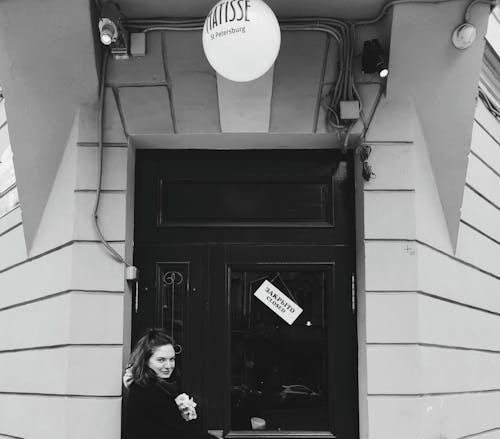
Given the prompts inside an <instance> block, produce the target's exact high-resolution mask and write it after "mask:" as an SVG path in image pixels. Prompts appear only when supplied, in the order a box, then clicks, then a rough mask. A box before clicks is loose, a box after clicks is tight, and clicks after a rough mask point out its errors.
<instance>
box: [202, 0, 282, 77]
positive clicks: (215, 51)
mask: <svg viewBox="0 0 500 439" xmlns="http://www.w3.org/2000/svg"><path fill="white" fill-rule="evenodd" d="M280 43H281V33H280V26H279V23H278V20H277V19H276V16H275V15H274V13H273V11H272V10H271V8H270V7H269V6H267V5H266V4H265V3H264V2H263V1H262V0H221V1H219V2H218V3H217V4H216V5H215V6H214V7H213V8H212V9H211V11H210V13H209V14H208V16H207V18H206V19H205V24H204V25H203V50H204V51H205V55H206V57H207V59H208V62H209V63H210V65H211V66H212V67H213V68H214V69H215V71H216V72H217V73H219V74H220V75H222V76H224V77H225V78H227V79H230V80H232V81H238V82H246V81H252V80H254V79H257V78H258V77H260V76H262V75H263V74H264V73H266V72H267V71H268V70H269V69H270V68H271V66H272V65H273V63H274V61H275V60H276V57H277V56H278V52H279V48H280Z"/></svg>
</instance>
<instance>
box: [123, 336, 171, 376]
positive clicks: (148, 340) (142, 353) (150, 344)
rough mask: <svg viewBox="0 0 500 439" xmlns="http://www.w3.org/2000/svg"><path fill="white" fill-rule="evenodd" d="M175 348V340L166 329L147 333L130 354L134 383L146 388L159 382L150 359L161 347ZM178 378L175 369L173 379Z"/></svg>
mask: <svg viewBox="0 0 500 439" xmlns="http://www.w3.org/2000/svg"><path fill="white" fill-rule="evenodd" d="M169 344H170V345H172V346H174V340H173V338H172V337H170V336H169V335H168V334H167V333H166V332H165V330H164V329H148V330H147V331H146V333H145V334H144V335H143V336H142V337H141V338H140V339H139V341H138V342H137V343H136V345H135V347H134V349H133V351H132V353H131V354H130V364H131V365H132V376H133V377H134V382H135V383H136V384H138V385H139V386H146V385H148V384H150V383H152V382H156V381H158V377H157V376H156V373H155V372H154V371H153V370H151V368H150V367H149V366H148V362H149V359H150V358H151V356H152V355H153V353H154V352H155V351H156V349H158V348H159V347H160V346H164V345H169ZM177 377H178V372H177V369H174V372H173V373H172V376H171V379H172V380H175V379H176V378H177Z"/></svg>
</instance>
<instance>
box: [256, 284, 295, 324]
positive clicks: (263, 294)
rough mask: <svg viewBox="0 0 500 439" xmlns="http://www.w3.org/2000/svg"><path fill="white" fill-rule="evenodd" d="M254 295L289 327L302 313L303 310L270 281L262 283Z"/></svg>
mask: <svg viewBox="0 0 500 439" xmlns="http://www.w3.org/2000/svg"><path fill="white" fill-rule="evenodd" d="M253 295H254V296H255V297H257V299H259V300H260V301H261V302H262V303H263V304H264V305H266V306H267V307H268V308H269V309H271V310H272V311H274V312H275V313H276V314H278V315H279V316H280V317H281V318H282V319H283V320H284V321H285V322H287V323H288V324H289V325H291V324H292V323H293V322H295V319H296V318H297V317H298V316H300V314H301V313H302V308H301V307H300V306H299V305H297V304H296V303H295V302H293V301H292V300H291V299H290V298H289V297H288V296H287V295H286V294H283V293H282V292H281V291H280V290H279V289H278V288H276V287H275V286H274V285H273V284H272V283H271V282H269V281H268V280H265V281H264V282H262V285H261V286H260V287H259V288H257V291H255V293H253Z"/></svg>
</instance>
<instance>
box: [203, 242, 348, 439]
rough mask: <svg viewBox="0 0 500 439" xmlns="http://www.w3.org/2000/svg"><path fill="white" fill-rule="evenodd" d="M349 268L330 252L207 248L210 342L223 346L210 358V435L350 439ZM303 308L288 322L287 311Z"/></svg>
mask: <svg viewBox="0 0 500 439" xmlns="http://www.w3.org/2000/svg"><path fill="white" fill-rule="evenodd" d="M349 266H350V258H349V251H348V250H347V249H345V248H342V247H335V246H332V245H315V246H310V245H298V246H297V245H253V246H248V245H219V246H213V247H212V248H211V249H210V271H211V273H212V276H211V290H212V293H211V297H210V311H209V319H210V321H211V322H213V323H215V324H212V325H211V326H210V331H209V339H211V340H220V341H222V343H215V344H212V345H211V348H210V353H209V356H208V358H210V368H209V371H210V372H209V373H210V375H211V376H212V377H213V379H212V380H210V381H209V382H208V386H207V392H208V394H209V395H211V397H212V398H213V404H212V405H211V409H210V410H209V412H208V415H209V419H210V424H211V425H212V426H213V427H214V428H215V427H216V426H219V428H220V426H221V425H222V426H223V429H224V431H225V432H226V433H227V434H228V435H229V436H231V437H232V436H234V437H238V436H243V437H249V436H250V437H253V435H255V434H256V433H257V434H260V435H262V434H265V433H266V432H267V434H270V435H272V437H279V434H280V433H282V434H283V435H284V436H286V435H290V434H293V435H294V437H334V436H335V437H339V438H352V437H355V435H356V434H357V433H356V429H357V414H356V410H355V409H354V407H355V406H356V403H357V402H356V401H357V386H356V379H355V375H356V372H357V369H356V362H355V360H354V359H355V351H354V349H355V346H356V344H355V340H354V339H353V337H354V333H353V332H352V331H351V330H350V329H348V328H352V324H353V320H354V318H353V304H352V301H351V294H350V291H351V283H352V277H351V272H350V271H349ZM266 285H268V286H270V290H268V292H267V293H264V296H262V295H260V297H261V298H262V300H261V299H259V298H258V297H257V296H259V290H265V288H266ZM276 290H277V291H278V295H276V294H275V291H276ZM279 293H282V294H281V295H280V294H279ZM283 299H284V300H283ZM299 307H300V309H301V310H302V311H301V313H300V315H298V317H296V319H295V320H294V321H293V322H292V323H290V322H289V321H287V320H286V317H287V316H286V315H285V311H286V310H287V309H288V310H289V309H292V308H299ZM221 408H222V410H221ZM292 432H293V433H292Z"/></svg>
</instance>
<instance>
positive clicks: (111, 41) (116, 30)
mask: <svg viewBox="0 0 500 439" xmlns="http://www.w3.org/2000/svg"><path fill="white" fill-rule="evenodd" d="M122 18H123V15H122V14H121V12H120V8H119V6H118V5H117V4H116V3H113V2H110V1H108V2H105V3H104V4H103V6H102V9H101V14H100V17H99V39H100V40H101V43H102V44H104V45H105V46H109V47H110V49H111V54H112V55H113V56H114V58H116V59H126V58H128V46H129V44H128V33H127V31H126V30H125V28H124V27H123V25H122Z"/></svg>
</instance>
